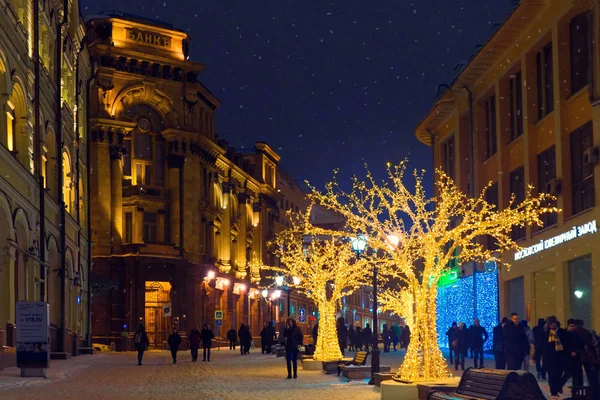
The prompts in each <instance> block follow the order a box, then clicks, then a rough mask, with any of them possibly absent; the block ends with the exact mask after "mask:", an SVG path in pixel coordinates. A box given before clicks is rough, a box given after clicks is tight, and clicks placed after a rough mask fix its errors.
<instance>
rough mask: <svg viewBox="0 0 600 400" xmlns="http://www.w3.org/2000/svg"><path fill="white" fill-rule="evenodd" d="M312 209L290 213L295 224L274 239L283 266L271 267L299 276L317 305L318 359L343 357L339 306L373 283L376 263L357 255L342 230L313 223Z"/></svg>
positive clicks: (301, 286) (298, 282) (302, 288)
mask: <svg viewBox="0 0 600 400" xmlns="http://www.w3.org/2000/svg"><path fill="white" fill-rule="evenodd" d="M310 211H311V208H309V209H308V211H307V212H306V213H297V214H296V213H290V219H291V221H292V227H291V228H290V229H288V230H285V231H283V232H280V233H278V234H277V235H276V237H275V239H274V241H273V243H274V244H275V245H276V246H277V250H276V251H275V254H276V255H277V256H278V257H279V258H280V261H281V264H282V266H281V267H267V269H269V270H272V271H276V272H278V273H280V274H284V275H288V276H290V277H297V278H299V279H296V280H295V281H296V284H294V285H293V286H294V287H295V288H296V289H298V290H300V291H301V292H303V293H304V294H306V296H307V297H308V298H309V299H310V300H312V301H313V302H314V303H315V305H316V306H317V310H318V311H319V334H318V338H317V345H316V348H315V355H314V358H315V360H318V361H333V360H340V359H341V358H342V352H341V350H340V346H339V343H338V337H337V329H336V309H337V307H338V306H340V305H341V300H342V298H343V297H344V296H348V295H351V294H352V293H354V291H356V290H357V289H358V288H360V286H361V285H364V284H367V283H368V282H369V279H370V273H369V265H372V263H370V262H369V261H368V258H366V257H365V258H357V257H356V254H355V253H354V251H353V250H352V245H351V243H350V242H349V241H348V240H347V239H346V238H344V237H342V236H341V232H335V231H329V230H324V229H320V228H317V227H315V226H313V225H311V224H310V217H309V216H310Z"/></svg>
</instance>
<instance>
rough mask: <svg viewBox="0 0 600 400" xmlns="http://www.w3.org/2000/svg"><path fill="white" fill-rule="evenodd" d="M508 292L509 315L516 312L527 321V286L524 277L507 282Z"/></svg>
mask: <svg viewBox="0 0 600 400" xmlns="http://www.w3.org/2000/svg"><path fill="white" fill-rule="evenodd" d="M506 290H507V291H508V293H507V295H508V296H507V297H508V310H506V311H507V314H508V315H510V313H513V312H516V313H517V314H519V317H521V319H526V317H527V316H526V315H525V285H524V279H523V277H522V276H521V277H519V278H516V279H511V280H510V281H507V282H506Z"/></svg>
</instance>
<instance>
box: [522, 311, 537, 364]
mask: <svg viewBox="0 0 600 400" xmlns="http://www.w3.org/2000/svg"><path fill="white" fill-rule="evenodd" d="M520 324H521V326H522V327H523V330H524V331H525V336H527V342H528V343H529V349H528V350H529V351H525V357H524V358H523V368H522V370H523V371H527V372H529V363H530V361H531V348H532V346H533V345H534V344H535V337H534V336H533V331H532V330H531V328H530V327H529V325H528V324H527V321H526V320H522V321H521V322H520Z"/></svg>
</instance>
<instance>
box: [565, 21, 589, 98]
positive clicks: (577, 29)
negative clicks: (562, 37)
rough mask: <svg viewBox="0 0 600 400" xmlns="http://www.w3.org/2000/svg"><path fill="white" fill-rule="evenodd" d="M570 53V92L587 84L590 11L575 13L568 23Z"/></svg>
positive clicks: (576, 90) (574, 91)
mask: <svg viewBox="0 0 600 400" xmlns="http://www.w3.org/2000/svg"><path fill="white" fill-rule="evenodd" d="M569 36H570V39H571V40H570V53H571V93H576V92H578V91H579V90H580V89H582V88H583V87H585V86H586V85H587V84H588V79H589V76H588V72H589V66H590V58H589V55H590V53H589V48H590V36H591V29H590V13H589V12H586V13H583V14H579V15H577V16H576V17H575V18H573V19H572V20H571V23H570V24H569Z"/></svg>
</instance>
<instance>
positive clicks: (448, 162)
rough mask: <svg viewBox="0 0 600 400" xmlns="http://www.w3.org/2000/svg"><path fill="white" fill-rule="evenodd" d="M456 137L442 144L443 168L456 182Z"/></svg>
mask: <svg viewBox="0 0 600 400" xmlns="http://www.w3.org/2000/svg"><path fill="white" fill-rule="evenodd" d="M454 154H455V150H454V135H452V137H451V138H450V139H448V140H446V141H445V142H444V143H442V168H443V169H444V172H445V173H446V174H447V175H448V176H449V177H450V178H451V179H452V180H454V158H455V156H454Z"/></svg>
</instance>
